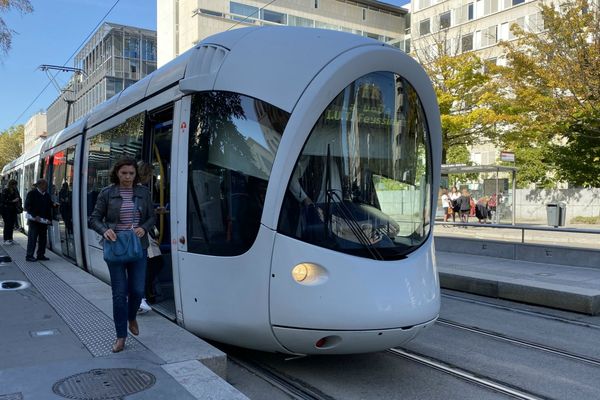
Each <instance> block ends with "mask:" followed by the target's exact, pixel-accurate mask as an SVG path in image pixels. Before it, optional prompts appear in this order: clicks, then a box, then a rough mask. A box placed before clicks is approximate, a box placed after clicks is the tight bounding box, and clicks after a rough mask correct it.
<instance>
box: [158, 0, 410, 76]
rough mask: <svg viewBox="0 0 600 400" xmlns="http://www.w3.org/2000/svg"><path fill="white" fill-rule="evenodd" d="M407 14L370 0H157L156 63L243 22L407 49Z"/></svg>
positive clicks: (396, 8)
mask: <svg viewBox="0 0 600 400" xmlns="http://www.w3.org/2000/svg"><path fill="white" fill-rule="evenodd" d="M269 3H272V4H269ZM407 14H408V10H406V9H404V8H401V7H396V6H392V5H389V4H386V3H381V2H378V1H371V0H355V1H350V0H278V1H276V2H270V1H266V0H263V1H257V0H236V1H229V0H157V15H158V21H157V31H158V65H159V67H160V66H161V65H164V64H166V63H167V62H169V61H170V60H172V59H173V58H175V57H177V56H178V55H180V54H182V53H184V52H185V51H186V50H188V49H190V48H191V47H193V46H194V45H195V44H196V43H198V42H200V41H201V40H203V39H204V38H206V37H208V36H210V35H213V34H215V33H219V32H223V31H226V30H229V29H236V28H242V27H248V26H279V25H290V26H301V27H309V28H324V29H333V30H339V31H345V32H351V33H355V34H357V35H363V36H368V37H371V38H374V39H377V40H381V41H382V42H386V43H389V44H392V45H395V46H397V47H399V48H401V49H402V50H405V51H406V50H409V47H410V39H409V36H407V31H406V30H407V28H409V26H410V23H409V22H408V18H407Z"/></svg>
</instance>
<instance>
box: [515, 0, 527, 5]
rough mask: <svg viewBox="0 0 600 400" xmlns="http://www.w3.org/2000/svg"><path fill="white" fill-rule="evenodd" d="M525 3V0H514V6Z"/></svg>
mask: <svg viewBox="0 0 600 400" xmlns="http://www.w3.org/2000/svg"><path fill="white" fill-rule="evenodd" d="M521 3H525V0H512V5H513V6H516V5H517V4H521Z"/></svg>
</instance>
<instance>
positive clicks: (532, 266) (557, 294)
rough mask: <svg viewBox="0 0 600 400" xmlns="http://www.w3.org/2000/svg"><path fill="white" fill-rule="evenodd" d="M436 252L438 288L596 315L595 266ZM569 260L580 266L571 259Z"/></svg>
mask: <svg viewBox="0 0 600 400" xmlns="http://www.w3.org/2000/svg"><path fill="white" fill-rule="evenodd" d="M436 240H437V239H436ZM436 247H437V249H436V261H437V267H438V272H439V275H440V284H441V287H442V288H446V289H453V290H458V291H462V292H467V293H473V294H478V295H482V296H488V297H496V298H501V299H507V300H513V301H518V302H523V303H529V304H534V305H541V306H545V307H550V308H557V309H562V310H568V311H575V312H578V313H584V314H590V315H599V314H600V265H596V266H595V267H594V265H593V264H594V263H593V262H592V261H593V260H591V259H588V265H586V266H582V265H569V264H568V263H562V264H552V263H548V262H532V261H524V260H517V259H510V258H500V256H498V257H490V256H482V255H476V254H468V253H462V252H449V251H442V250H440V249H439V248H440V247H443V246H436ZM556 251H557V252H558V251H559V249H558V248H557V249H556ZM592 258H595V257H592ZM540 259H541V258H540ZM572 261H573V262H572V264H580V262H579V260H576V259H575V258H573V260H572Z"/></svg>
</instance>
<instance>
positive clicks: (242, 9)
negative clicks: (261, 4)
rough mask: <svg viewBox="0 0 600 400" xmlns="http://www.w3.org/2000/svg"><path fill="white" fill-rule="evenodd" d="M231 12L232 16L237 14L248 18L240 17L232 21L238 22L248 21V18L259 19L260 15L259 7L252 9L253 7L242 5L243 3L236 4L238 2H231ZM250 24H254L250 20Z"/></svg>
mask: <svg viewBox="0 0 600 400" xmlns="http://www.w3.org/2000/svg"><path fill="white" fill-rule="evenodd" d="M229 12H230V13H232V14H237V15H242V16H244V17H246V18H240V17H232V18H231V19H233V20H236V21H240V22H241V21H247V20H248V18H254V19H256V18H258V16H259V14H258V7H252V6H248V5H246V4H241V3H236V2H233V1H232V2H231V3H229ZM250 22H252V20H250Z"/></svg>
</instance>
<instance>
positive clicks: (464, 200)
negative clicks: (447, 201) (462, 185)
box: [457, 189, 471, 223]
mask: <svg viewBox="0 0 600 400" xmlns="http://www.w3.org/2000/svg"><path fill="white" fill-rule="evenodd" d="M457 201H458V209H459V211H460V222H464V223H467V222H469V213H470V211H471V196H470V195H469V192H468V191H467V189H463V191H462V195H461V196H460V197H459V198H458V200H457Z"/></svg>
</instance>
